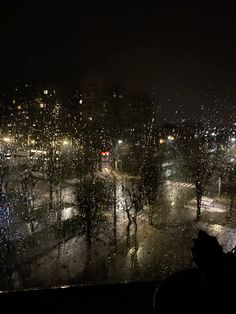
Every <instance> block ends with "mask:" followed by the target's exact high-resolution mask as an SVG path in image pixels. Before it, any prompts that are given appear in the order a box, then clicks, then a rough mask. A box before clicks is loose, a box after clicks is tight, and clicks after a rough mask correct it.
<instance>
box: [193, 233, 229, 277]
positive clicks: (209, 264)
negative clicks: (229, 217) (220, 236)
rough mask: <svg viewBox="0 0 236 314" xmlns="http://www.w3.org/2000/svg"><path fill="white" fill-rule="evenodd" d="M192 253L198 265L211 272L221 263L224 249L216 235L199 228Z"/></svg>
mask: <svg viewBox="0 0 236 314" xmlns="http://www.w3.org/2000/svg"><path fill="white" fill-rule="evenodd" d="M192 255H193V260H194V262H195V263H196V265H197V266H198V267H199V268H200V269H202V270H203V271H206V272H209V271H211V270H214V269H215V267H216V266H217V265H218V264H219V262H220V260H221V257H222V255H223V249H222V247H221V246H220V244H219V243H218V241H217V239H216V237H213V236H210V235H209V234H207V233H206V232H205V231H203V230H199V231H198V237H197V238H196V239H194V240H193V246H192Z"/></svg>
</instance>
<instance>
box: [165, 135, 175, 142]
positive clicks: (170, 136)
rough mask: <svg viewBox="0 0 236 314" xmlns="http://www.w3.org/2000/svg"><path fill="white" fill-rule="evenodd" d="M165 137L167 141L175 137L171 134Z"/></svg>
mask: <svg viewBox="0 0 236 314" xmlns="http://www.w3.org/2000/svg"><path fill="white" fill-rule="evenodd" d="M167 139H168V140H169V141H174V139H175V138H174V136H173V135H168V137H167Z"/></svg>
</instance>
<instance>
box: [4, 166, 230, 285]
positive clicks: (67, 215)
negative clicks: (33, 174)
mask: <svg viewBox="0 0 236 314" xmlns="http://www.w3.org/2000/svg"><path fill="white" fill-rule="evenodd" d="M97 175H98V176H99V177H102V178H103V179H105V180H108V181H111V182H115V186H116V212H115V213H116V220H115V223H116V227H115V233H114V215H113V214H112V212H110V213H109V215H108V216H107V218H106V220H104V221H103V222H102V223H101V224H100V226H99V228H98V229H97V230H96V232H95V234H94V235H93V239H92V247H91V251H90V253H89V255H88V251H87V242H86V238H85V236H84V235H83V234H80V232H79V230H78V231H77V234H74V235H73V234H71V236H69V237H67V238H64V240H62V241H59V242H58V240H57V239H56V238H55V236H54V233H51V231H53V230H51V229H47V230H48V231H47V230H46V229H45V222H43V221H41V222H37V220H36V221H34V223H35V225H37V224H40V227H39V229H38V231H40V230H42V232H44V237H41V238H40V237H39V238H38V239H39V240H37V241H38V242H37V246H36V247H34V246H32V245H31V246H30V247H28V248H26V249H25V250H23V251H22V252H21V253H20V255H19V256H18V258H17V264H16V265H18V266H16V267H14V272H13V274H12V284H13V287H14V288H15V289H22V288H24V287H49V286H60V285H70V284H76V285H77V284H82V283H87V284H88V283H89V284H93V283H102V282H104V283H108V282H126V281H132V280H153V279H158V280H159V279H161V278H164V277H165V276H166V275H168V274H170V273H172V272H175V271H177V270H180V269H183V268H187V267H192V266H193V262H192V257H191V245H192V239H193V238H194V237H195V236H196V234H197V230H198V229H199V228H202V229H204V230H206V231H207V232H209V233H210V234H212V235H215V236H217V238H218V239H219V241H220V243H221V244H222V245H223V247H224V250H225V251H227V250H230V249H232V248H233V247H234V246H235V245H236V229H235V227H234V226H235V223H234V221H231V222H228V221H227V215H226V214H227V206H225V207H224V206H223V205H222V204H221V206H218V205H217V203H214V208H213V205H212V201H210V200H209V198H207V199H203V206H204V210H203V214H202V220H201V221H200V222H196V221H195V210H196V209H195V206H194V205H195V203H194V202H195V201H194V187H193V185H191V184H189V183H186V182H175V181H170V180H169V181H166V182H164V183H163V185H162V189H161V191H160V194H159V202H158V205H157V208H156V210H155V212H154V216H153V224H152V225H150V224H149V223H148V208H146V207H145V208H144V210H143V211H140V212H138V213H137V217H136V219H135V212H134V211H133V209H132V208H131V207H130V211H129V214H130V218H129V219H130V220H129V219H128V215H127V211H126V210H127V208H128V207H129V206H131V199H130V198H129V197H128V194H127V192H125V190H124V188H123V187H124V184H125V182H126V183H127V177H124V176H121V175H119V174H117V173H114V172H111V171H107V172H105V173H104V172H102V173H98V174H97ZM126 187H127V186H126ZM62 194H63V195H64V197H66V198H67V202H66V203H68V206H67V207H65V208H64V209H63V210H62V213H61V220H62V221H66V220H70V219H73V217H76V215H77V214H78V211H77V210H76V209H75V207H74V206H73V202H74V199H73V197H72V196H73V187H72V186H70V187H69V186H67V187H65V190H63V193H62ZM69 203H71V205H69ZM219 208H221V209H220V210H219ZM214 209H215V210H214ZM209 215H210V216H209ZM55 223H56V216H55V215H54V216H51V218H50V216H48V219H47V226H50V225H52V226H53V225H54V224H55ZM9 227H10V231H9V234H10V240H11V241H14V240H16V239H18V238H19V237H20V240H19V241H18V243H21V241H22V239H24V238H25V239H27V237H29V236H30V234H31V232H30V228H29V225H28V223H22V221H21V220H20V218H19V217H18V218H16V217H15V219H12V221H11V223H10V225H9ZM44 230H45V231H44ZM49 230H51V231H50V232H49ZM38 234H40V233H38ZM114 236H115V237H116V242H115V243H116V244H114ZM35 237H36V238H37V237H38V236H37V233H36V234H35ZM34 242H35V241H34ZM34 245H35V244H34ZM43 252H45V253H43ZM27 261H28V262H27ZM12 264H13V265H14V261H12Z"/></svg>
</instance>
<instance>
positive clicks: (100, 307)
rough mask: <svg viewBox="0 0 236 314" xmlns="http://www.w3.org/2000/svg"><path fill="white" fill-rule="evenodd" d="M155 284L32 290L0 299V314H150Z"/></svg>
mask: <svg viewBox="0 0 236 314" xmlns="http://www.w3.org/2000/svg"><path fill="white" fill-rule="evenodd" d="M156 286H157V282H142V283H128V284H114V285H104V286H85V287H76V288H74V287H73V288H65V289H62V288H59V289H50V290H31V291H20V292H11V293H2V294H1V295H0V306H1V310H0V313H16V311H17V313H24V314H26V313H104V314H106V313H136V314H139V313H153V310H152V302H153V295H154V292H155V289H156Z"/></svg>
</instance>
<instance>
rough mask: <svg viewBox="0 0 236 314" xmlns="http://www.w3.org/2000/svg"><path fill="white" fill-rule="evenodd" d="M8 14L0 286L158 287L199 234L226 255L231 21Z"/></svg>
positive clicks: (140, 10) (142, 10) (235, 138)
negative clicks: (149, 282) (120, 284)
mask: <svg viewBox="0 0 236 314" xmlns="http://www.w3.org/2000/svg"><path fill="white" fill-rule="evenodd" d="M49 2H50V1H49ZM9 6H10V7H11V10H9V12H11V14H13V17H14V18H13V17H12V18H11V19H9V21H10V22H9V21H8V17H9V12H8V10H6V11H7V12H8V13H7V12H6V15H5V14H4V13H3V14H2V15H3V23H4V25H5V26H4V28H0V35H1V38H4V40H6V44H5V45H4V57H3V58H2V59H1V60H0V62H1V82H0V88H1V93H0V107H1V115H0V121H1V123H0V149H1V159H0V263H1V271H2V276H1V278H0V290H8V289H12V290H14V289H20V290H21V289H26V288H27V289H28V288H35V287H37V288H43V287H44V288H45V287H47V288H51V287H54V286H62V285H66V286H67V285H72V284H73V285H74V284H75V285H83V284H98V285H99V284H103V283H110V282H113V283H117V282H132V281H146V280H153V279H157V280H160V279H162V278H164V277H165V276H167V275H168V274H170V273H173V272H175V271H177V270H181V269H185V268H187V267H192V266H193V260H192V256H191V243H192V238H193V237H194V236H195V235H196V233H197V230H198V228H203V229H204V230H206V231H208V232H209V233H211V234H213V235H216V236H217V237H218V239H219V241H220V242H221V244H222V245H223V247H224V250H225V251H227V250H230V249H232V248H233V247H234V246H235V245H236V237H235V235H234V234H235V228H236V226H235V218H236V200H235V194H236V163H235V161H236V157H235V156H236V124H235V123H236V122H235V121H236V116H235V112H236V110H235V109H236V108H235V100H236V82H235V77H236V76H235V75H236V63H235V62H236V61H235V50H236V43H235V42H234V41H232V38H234V35H236V29H235V28H234V26H233V25H234V20H235V17H234V16H231V12H230V11H228V9H226V10H222V12H221V11H217V14H216V15H215V12H214V10H212V11H211V12H210V11H207V12H206V13H204V12H202V10H201V9H199V8H194V7H193V8H191V9H190V8H186V9H183V8H181V7H178V6H177V5H174V4H166V7H165V8H164V7H160V8H159V9H158V10H156V9H154V7H152V5H150V6H148V5H146V4H145V3H143V4H142V7H140V6H139V4H138V3H136V5H135V6H132V7H131V6H129V5H128V4H127V6H126V7H125V8H124V7H122V5H120V4H118V3H116V4H115V3H111V4H110V5H109V6H107V7H106V6H105V4H104V3H103V2H102V3H101V4H100V6H97V7H89V8H88V7H86V5H84V4H81V6H82V7H81V10H80V12H79V13H78V10H76V9H75V8H73V5H71V6H69V5H68V8H66V10H67V11H68V12H66V13H67V14H65V13H64V11H63V8H62V7H61V6H60V4H57V5H55V4H53V6H52V4H50V3H47V2H45V3H42V4H40V5H38V4H37V5H36V4H34V3H31V4H25V5H22V6H21V5H17V6H15V4H14V3H11V4H9ZM26 7H27V8H26ZM3 10H5V9H4V8H3ZM55 10H58V14H54V12H55ZM52 12H53V14H51V13H52ZM114 12H115V13H114ZM150 12H151V13H152V14H150ZM45 14H46V15H45ZM78 14H79V17H78ZM232 15H234V14H232ZM4 16H5V17H4ZM41 16H45V21H44V23H29V20H32V19H34V20H35V21H37V20H39V18H40V17H41ZM229 16H230V17H229ZM199 17H200V18H199ZM61 19H63V21H64V22H63V27H61V28H58V27H56V26H55V25H58V20H61ZM219 20H221V21H225V22H226V23H225V22H224V23H218V21H219ZM229 26H232V27H230V32H229V30H228V27H229ZM25 29H27V32H25ZM124 30H125V31H124ZM26 33H27V36H24V34H26ZM19 34H22V36H18V35H19ZM37 34H40V36H38V37H37ZM39 37H40V38H39ZM42 38H43V42H40V39H42ZM209 38H210V41H209ZM219 42H220V47H219ZM17 43H20V46H21V49H18V51H17V55H16V56H15V57H14V56H13V54H12V47H13V46H15V45H16V44H17ZM29 47H30V49H29ZM36 52H37V53H36ZM78 52H79V53H78ZM27 59H29V60H32V62H29V61H27ZM26 82H27V84H26ZM14 108H15V110H13V109H14Z"/></svg>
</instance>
